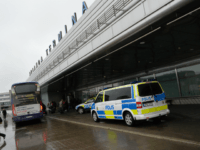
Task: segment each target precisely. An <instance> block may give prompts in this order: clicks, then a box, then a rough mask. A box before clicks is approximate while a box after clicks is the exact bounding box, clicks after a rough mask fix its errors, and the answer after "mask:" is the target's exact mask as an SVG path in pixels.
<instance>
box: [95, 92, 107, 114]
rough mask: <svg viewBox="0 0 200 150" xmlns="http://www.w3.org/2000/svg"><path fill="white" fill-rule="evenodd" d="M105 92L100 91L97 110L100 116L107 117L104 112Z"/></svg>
mask: <svg viewBox="0 0 200 150" xmlns="http://www.w3.org/2000/svg"><path fill="white" fill-rule="evenodd" d="M103 93H104V92H100V93H99V95H98V96H97V98H96V101H95V110H96V112H97V115H98V117H99V118H106V117H105V112H104V110H105V109H104V94H103Z"/></svg>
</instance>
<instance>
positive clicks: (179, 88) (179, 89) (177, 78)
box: [175, 68, 182, 104]
mask: <svg viewBox="0 0 200 150" xmlns="http://www.w3.org/2000/svg"><path fill="white" fill-rule="evenodd" d="M175 73H176V80H177V84H178V91H179V95H180V97H182V93H181V86H180V82H179V77H178V72H177V69H176V68H175ZM179 102H180V104H181V101H180V100H179Z"/></svg>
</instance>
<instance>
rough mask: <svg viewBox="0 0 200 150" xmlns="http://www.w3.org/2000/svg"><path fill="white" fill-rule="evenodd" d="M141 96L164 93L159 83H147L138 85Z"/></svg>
mask: <svg viewBox="0 0 200 150" xmlns="http://www.w3.org/2000/svg"><path fill="white" fill-rule="evenodd" d="M138 90H139V95H140V96H149V95H156V94H162V89H161V87H160V85H159V84H158V83H147V84H140V85H138Z"/></svg>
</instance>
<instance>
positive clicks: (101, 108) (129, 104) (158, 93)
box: [91, 81, 170, 126]
mask: <svg viewBox="0 0 200 150" xmlns="http://www.w3.org/2000/svg"><path fill="white" fill-rule="evenodd" d="M165 99H166V96H165V93H164V91H163V89H162V87H161V85H160V83H159V82H158V81H149V82H139V81H135V82H133V83H132V84H129V85H125V86H120V87H116V88H111V89H106V90H103V91H101V92H99V94H98V95H97V98H96V101H95V103H93V104H92V107H91V115H92V117H93V120H94V121H95V122H98V121H99V119H120V120H124V121H125V123H126V124H127V125H128V126H132V125H134V124H135V122H136V121H137V120H149V119H151V118H158V119H159V118H160V117H162V116H167V115H168V114H169V113H170V111H169V109H168V105H167V103H166V101H165Z"/></svg>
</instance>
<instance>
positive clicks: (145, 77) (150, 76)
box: [139, 74, 154, 81]
mask: <svg viewBox="0 0 200 150" xmlns="http://www.w3.org/2000/svg"><path fill="white" fill-rule="evenodd" d="M147 79H148V80H150V79H154V75H153V74H152V75H148V76H144V77H140V78H139V81H143V80H147Z"/></svg>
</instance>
